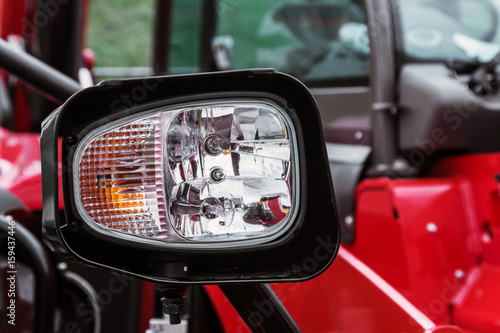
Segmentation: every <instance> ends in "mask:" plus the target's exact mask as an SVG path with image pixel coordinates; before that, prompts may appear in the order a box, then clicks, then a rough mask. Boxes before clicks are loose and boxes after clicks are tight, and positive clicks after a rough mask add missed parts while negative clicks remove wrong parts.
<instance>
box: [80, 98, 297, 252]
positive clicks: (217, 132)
mask: <svg viewBox="0 0 500 333" xmlns="http://www.w3.org/2000/svg"><path fill="white" fill-rule="evenodd" d="M74 171H75V172H74V177H75V179H74V184H75V193H76V194H77V195H76V196H75V197H76V198H77V200H76V204H77V207H78V209H79V210H80V212H83V213H84V214H82V215H83V216H85V217H86V219H85V222H86V223H87V224H88V225H90V226H91V227H93V228H94V229H96V230H98V231H100V232H111V233H112V234H113V235H115V236H122V237H127V236H126V235H134V236H138V237H142V238H143V240H144V239H155V240H160V241H165V242H172V241H173V242H179V241H186V240H191V241H197V242H206V241H216V242H224V241H230V240H241V239H255V238H268V237H272V236H274V235H277V234H278V233H279V232H280V231H282V230H285V229H286V228H287V227H288V226H289V221H291V220H292V219H291V217H292V215H293V214H294V213H295V206H296V203H295V200H296V197H297V190H298V189H297V180H296V173H297V162H296V145H295V134H294V129H293V126H292V124H291V121H290V120H289V118H288V117H287V116H286V114H285V112H284V111H283V110H282V109H281V108H280V107H279V106H277V105H275V104H272V103H268V102H245V101H240V102H223V101H220V102H216V103H210V104H200V105H198V106H192V105H190V106H186V107H182V106H181V107H177V108H172V109H166V110H158V111H157V112H155V113H150V114H149V115H148V116H147V117H144V118H141V119H137V118H136V119H130V120H121V121H119V122H114V123H112V124H109V125H107V126H103V127H100V128H98V129H97V130H95V131H94V132H91V133H90V134H89V135H87V136H86V137H85V139H84V140H83V142H82V144H81V145H80V147H79V148H78V150H77V152H76V156H75V164H74Z"/></svg>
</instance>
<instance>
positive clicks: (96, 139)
mask: <svg viewBox="0 0 500 333" xmlns="http://www.w3.org/2000/svg"><path fill="white" fill-rule="evenodd" d="M138 91H141V94H138V93H137V92H138ZM41 146H42V177H43V194H44V211H43V230H44V240H45V243H46V244H47V245H48V246H49V247H50V248H51V249H52V250H53V251H56V252H59V253H61V254H67V255H71V256H73V257H75V258H77V259H78V260H80V261H83V262H85V263H87V264H91V265H95V266H99V267H101V268H106V269H110V270H114V271H118V272H122V273H127V274H132V275H135V276H138V277H141V278H143V279H146V280H149V281H152V282H167V283H176V284H198V283H199V284H202V283H203V284H205V283H218V284H221V283H237V282H281V281H301V280H306V279H309V278H312V277H314V276H316V275H318V274H319V273H321V272H322V271H323V270H325V269H326V268H327V267H328V266H329V265H330V263H331V262H332V260H333V258H334V257H335V254H336V251H337V249H338V246H339V240H340V237H339V224H338V217H337V212H336V207H335V200H334V196H333V186H332V183H331V175H330V169H329V163H328V160H327V154H326V148H325V144H324V141H323V136H322V130H321V122H320V120H319V113H318V110H317V108H316V104H315V102H314V99H313V98H312V96H311V95H310V93H309V92H308V90H307V89H306V88H305V87H304V86H303V85H302V84H301V83H300V82H298V81H297V80H295V79H293V78H292V77H290V76H288V75H284V74H279V73H275V72H274V71H272V70H252V71H235V72H222V73H210V74H197V75H182V76H167V77H155V78H145V79H133V80H119V81H107V82H103V83H101V84H99V85H97V86H95V87H90V88H87V89H85V90H82V91H81V92H79V93H77V94H75V95H74V96H72V97H71V98H70V99H69V100H68V101H66V103H65V104H64V105H63V106H61V107H60V108H59V109H58V110H56V111H55V112H54V113H52V115H51V116H49V118H47V119H46V120H45V122H44V124H43V130H42V136H41ZM58 166H59V167H58ZM58 170H61V173H60V174H58ZM60 189H62V193H61V194H60V193H59V190H60ZM61 195H62V197H63V198H64V212H61V211H59V205H58V202H59V196H61ZM325 244H327V245H328V246H327V248H325ZM318 253H321V255H318Z"/></svg>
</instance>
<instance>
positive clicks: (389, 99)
mask: <svg viewBox="0 0 500 333" xmlns="http://www.w3.org/2000/svg"><path fill="white" fill-rule="evenodd" d="M365 6H366V12H367V23H368V31H369V38H370V54H371V55H370V62H371V73H370V87H371V90H372V111H373V114H372V125H373V168H372V169H371V170H370V174H371V175H373V176H380V175H384V176H391V175H393V173H394V170H393V165H394V161H395V159H396V154H397V147H396V122H395V113H396V111H397V109H396V107H395V105H394V99H395V80H396V78H395V74H394V73H395V63H396V62H395V48H394V33H393V22H392V7H391V4H390V0H365ZM375 32H376V33H375Z"/></svg>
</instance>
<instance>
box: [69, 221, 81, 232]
mask: <svg viewBox="0 0 500 333" xmlns="http://www.w3.org/2000/svg"><path fill="white" fill-rule="evenodd" d="M68 225H69V227H70V228H71V230H73V231H78V230H80V229H81V228H82V224H81V223H80V222H78V221H72V222H70V223H68Z"/></svg>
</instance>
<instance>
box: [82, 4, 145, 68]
mask: <svg viewBox="0 0 500 333" xmlns="http://www.w3.org/2000/svg"><path fill="white" fill-rule="evenodd" d="M153 4H154V0H92V1H91V7H90V21H89V27H88V39H87V46H88V47H89V48H91V49H93V50H94V51H95V53H96V58H97V59H96V62H97V64H96V65H97V66H147V65H148V64H149V55H150V48H151V34H152V30H151V29H152V28H151V27H152V15H153V7H154V6H153Z"/></svg>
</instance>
